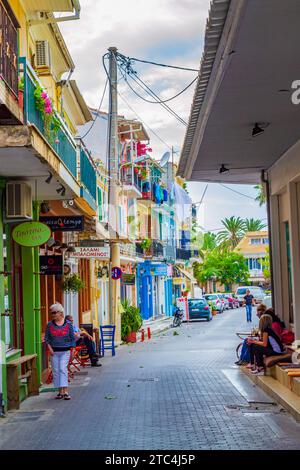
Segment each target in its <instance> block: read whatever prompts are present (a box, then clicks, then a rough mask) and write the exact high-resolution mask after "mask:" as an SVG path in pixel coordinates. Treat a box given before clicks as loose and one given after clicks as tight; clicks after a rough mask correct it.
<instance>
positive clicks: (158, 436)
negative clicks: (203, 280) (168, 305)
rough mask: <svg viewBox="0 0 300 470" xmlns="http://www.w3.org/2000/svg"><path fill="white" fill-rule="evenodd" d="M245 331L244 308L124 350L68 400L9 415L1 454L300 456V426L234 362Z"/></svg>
mask: <svg viewBox="0 0 300 470" xmlns="http://www.w3.org/2000/svg"><path fill="white" fill-rule="evenodd" d="M254 317H255V313H254ZM255 319H256V317H255ZM256 323H257V321H254V322H253V324H252V325H254V324H256ZM239 329H240V330H244V331H245V330H246V331H247V330H248V329H249V326H248V325H247V323H246V321H245V312H244V310H243V309H238V310H229V311H226V312H225V313H223V314H222V315H217V316H216V317H214V319H213V321H211V322H205V321H204V322H202V321H201V322H194V323H190V324H184V325H183V326H181V327H180V328H177V329H176V330H174V329H172V328H171V329H169V330H167V331H166V332H164V333H161V334H160V335H158V336H154V337H153V338H152V339H151V340H150V341H145V342H144V343H138V344H136V345H130V346H126V345H124V346H121V347H118V349H117V353H116V356H115V357H114V358H112V357H109V356H108V357H105V358H102V359H101V362H102V367H101V368H95V369H91V368H88V369H86V370H82V372H80V373H78V374H77V376H76V378H75V379H74V380H73V382H72V384H71V394H72V398H73V399H72V400H71V401H70V402H66V401H56V400H54V399H53V398H54V393H53V392H50V393H49V392H48V393H41V394H40V396H38V397H33V398H29V399H27V400H26V401H25V402H23V403H22V405H21V409H20V411H17V412H10V413H8V418H6V419H2V420H1V422H0V442H1V444H0V448H1V449H32V450H37V449H110V450H112V449H114V450H117V449H119V450H120V449H123V450H125V449H149V450H152V449H161V450H163V449H194V450H195V449H213V450H214V449H225V450H226V449H248V450H252V449H253V450H254V449H298V448H299V446H300V432H299V431H300V424H297V423H296V422H295V420H294V419H293V418H292V417H291V416H290V415H289V414H288V413H287V412H286V411H285V410H283V409H282V407H281V406H278V405H276V404H275V405H274V404H273V405H272V399H271V398H269V397H268V396H267V395H265V394H264V393H263V392H262V391H261V390H259V389H258V388H257V387H255V386H254V385H253V384H252V382H250V381H249V380H248V379H247V378H246V377H245V376H244V375H243V373H242V372H239V369H238V367H237V366H235V365H234V361H235V360H236V357H235V347H236V346H237V344H238V342H239V340H238V338H237V337H236V335H235V334H234V332H235V331H237V330H239ZM175 331H176V332H178V333H179V334H178V335H174V333H175Z"/></svg>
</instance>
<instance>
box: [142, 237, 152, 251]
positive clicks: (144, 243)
mask: <svg viewBox="0 0 300 470" xmlns="http://www.w3.org/2000/svg"><path fill="white" fill-rule="evenodd" d="M151 244H152V242H151V240H150V239H149V238H145V239H144V240H142V242H141V248H142V250H143V251H149V249H150V247H151Z"/></svg>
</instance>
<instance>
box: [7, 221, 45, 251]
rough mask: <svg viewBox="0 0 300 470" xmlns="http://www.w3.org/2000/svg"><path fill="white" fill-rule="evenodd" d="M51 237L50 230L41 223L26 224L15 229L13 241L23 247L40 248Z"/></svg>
mask: <svg viewBox="0 0 300 470" xmlns="http://www.w3.org/2000/svg"><path fill="white" fill-rule="evenodd" d="M50 237H51V230H50V228H49V227H48V226H47V225H45V224H42V223H41V222H24V223H22V224H19V225H17V226H16V227H15V228H14V229H13V233H12V238H13V240H14V241H15V242H16V243H18V244H19V245H22V246H30V247H33V246H40V245H43V244H44V243H46V242H47V241H48V240H49V238H50Z"/></svg>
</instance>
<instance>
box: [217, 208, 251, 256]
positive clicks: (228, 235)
mask: <svg viewBox="0 0 300 470" xmlns="http://www.w3.org/2000/svg"><path fill="white" fill-rule="evenodd" d="M221 222H222V224H223V225H224V227H225V230H221V231H220V232H219V233H218V235H217V239H216V240H217V243H218V244H219V245H220V248H229V249H231V250H234V248H235V247H236V246H237V245H238V243H239V242H240V240H241V239H242V238H243V236H244V234H245V223H244V221H243V219H241V218H240V217H235V216H234V215H233V216H231V217H229V218H225V219H224V220H222V221H221Z"/></svg>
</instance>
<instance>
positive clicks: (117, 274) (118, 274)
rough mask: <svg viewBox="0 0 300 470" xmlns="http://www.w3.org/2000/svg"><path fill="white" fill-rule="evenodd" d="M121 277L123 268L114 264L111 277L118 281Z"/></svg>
mask: <svg viewBox="0 0 300 470" xmlns="http://www.w3.org/2000/svg"><path fill="white" fill-rule="evenodd" d="M121 277H122V269H121V268H119V267H118V266H114V267H113V268H112V269H111V278H112V279H114V280H115V281H117V280H118V279H120V278H121Z"/></svg>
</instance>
